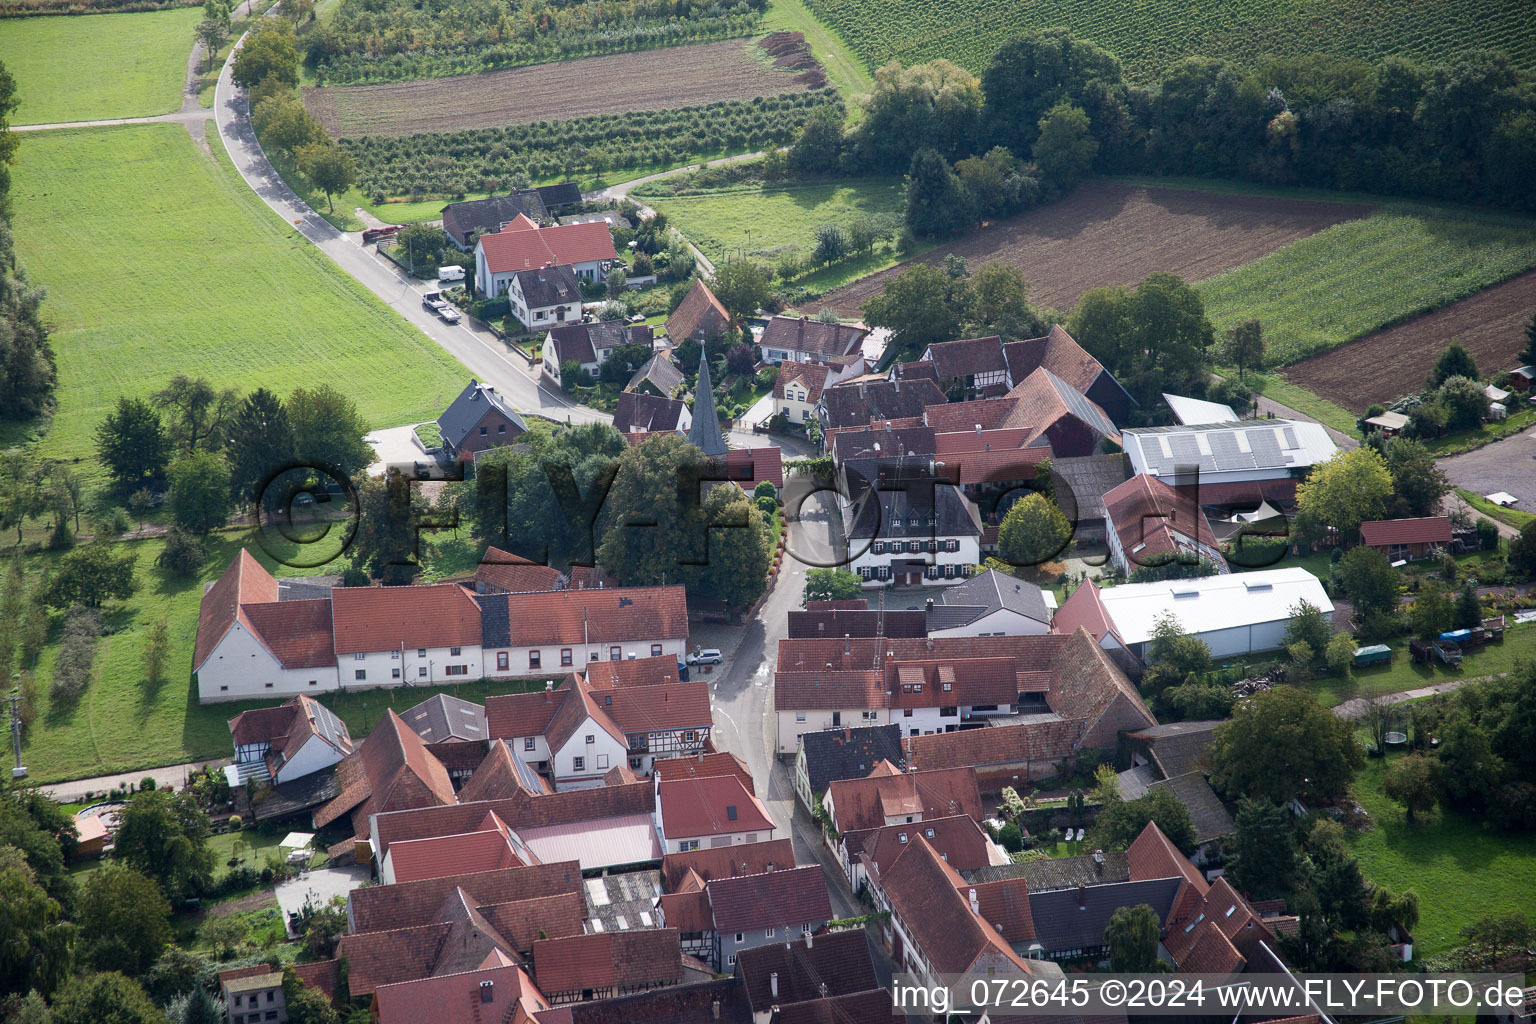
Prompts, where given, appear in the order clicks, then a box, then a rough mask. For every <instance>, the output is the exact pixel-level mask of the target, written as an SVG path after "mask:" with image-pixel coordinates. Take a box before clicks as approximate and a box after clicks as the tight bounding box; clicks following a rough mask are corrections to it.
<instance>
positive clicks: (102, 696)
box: [22, 529, 543, 783]
mask: <svg viewBox="0 0 1536 1024" xmlns="http://www.w3.org/2000/svg"><path fill="white" fill-rule="evenodd" d="M242 545H244V546H248V547H249V548H250V550H251V553H252V554H253V555H255V556H256V557H257V558H258V559H259V560H260V561H261V563H262V564H263V565H265V566H266V567H267V569H268V570H269V571H271V572H272V573H273V575H276V576H293V575H302V574H303V572H304V571H305V570H295V569H290V568H286V567H283V566H279V565H277V564H276V563H275V562H273V561H272V559H271V558H269V557H268V556H267V554H266V553H265V552H264V551H263V550H262V549H261V547H260V546H258V545H256V544H253V543H251V542H250V538H249V536H248V534H247V533H246V532H245V531H241V530H234V529H231V530H226V531H222V532H220V533H218V534H215V535H214V536H213V537H212V538H210V544H209V548H210V552H211V553H210V557H209V560H208V564H207V565H206V566H205V567H204V569H203V570H202V573H201V574H200V578H197V579H183V578H180V577H175V576H168V575H167V574H165V573H163V572H162V571H161V570H159V569H157V568H156V567H155V564H154V561H155V557H156V556H157V555H158V554H159V553H160V550H161V548H162V547H163V541H161V540H159V539H151V540H144V541H126V542H119V543H118V545H117V547H118V549H119V550H120V551H123V550H131V551H133V552H135V553H136V554H137V555H138V564H137V566H136V569H135V576H136V579H137V580H138V583H139V590H138V593H137V594H135V595H134V597H133V598H132V599H130V600H129V601H126V602H122V603H121V604H118V605H115V606H109V607H108V608H107V610H106V613H105V615H104V618H105V620H106V621H107V623H108V625H109V627H110V629H111V630H112V633H111V635H110V636H105V637H103V638H102V640H101V642H100V645H99V646H98V648H97V656H96V664H95V678H94V680H93V681H92V683H91V686H90V689H89V690H88V691H87V692H86V694H85V696H84V697H82V698H81V699H80V701H79V703H78V704H77V705H76V706H75V707H74V708H72V709H69V710H67V711H58V710H55V709H53V708H52V707H51V706H50V705H49V701H48V697H47V693H48V681H49V679H50V678H51V677H52V673H53V662H54V659H55V657H56V655H57V648H56V643H57V640H58V635H57V634H58V630H59V628H60V626H59V622H58V620H59V619H60V617H59V616H55V620H56V621H55V624H54V635H53V637H52V640H53V641H54V643H52V644H50V645H49V647H48V648H47V649H46V650H45V651H44V653H43V657H42V659H41V661H40V663H39V665H38V671H37V678H38V680H39V691H40V699H41V707H40V712H39V714H38V717H37V719H36V721H35V722H34V723H33V725H32V728H31V730H30V731H29V732H28V735H27V740H26V743H25V744H24V746H23V748H22V749H23V756H24V759H25V763H26V764H27V766H28V768H30V769H31V775H30V777H31V779H32V780H33V781H36V782H40V783H46V782H57V781H59V780H61V779H70V778H84V777H87V776H93V775H106V774H112V773H116V772H129V771H136V770H138V769H141V768H152V767H156V766H159V765H166V764H176V763H180V762H183V761H190V760H200V759H205V758H214V757H221V756H224V755H227V754H228V753H229V752H230V746H229V726H228V724H227V723H228V720H229V719H230V718H233V717H234V716H235V715H236V714H238V713H239V712H241V711H243V710H245V709H246V708H249V707H264V706H269V705H271V704H272V703H273V701H272V700H255V701H243V702H236V703H230V704H211V705H200V704H198V703H197V695H196V692H195V691H194V690H193V688H192V686H191V683H190V680H189V675H190V673H191V670H192V666H191V658H192V648H193V642H194V640H195V638H196V635H197V610H198V603H199V601H200V600H201V598H202V592H203V585H204V584H205V583H206V582H208V581H210V580H213V579H215V578H217V576H218V575H219V573H221V572H223V571H224V568H225V567H226V566H227V565H228V564H229V562H230V560H231V559H232V558H233V557H234V555H235V553H236V551H237V550H238V549H239V548H240V547H241V546H242ZM441 550H442V557H441V559H439V560H438V562H437V563H435V564H431V565H430V568H429V571H428V572H427V573H425V574H424V576H425V578H429V579H430V578H436V577H438V576H441V575H445V574H447V573H449V572H452V571H459V570H462V569H463V568H464V565H465V563H466V561H467V562H468V564H470V565H472V564H473V563H474V553H475V552H474V547H473V545H472V544H471V543H470V542H469V541H468V540H466V539H460V540H457V541H452V540H450V541H447V542H445V543H444V544H443V545H442V546H441ZM55 557H56V556H54V555H52V554H38V555H33V556H30V557H29V559H28V561H27V568H28V571H29V572H30V573H36V572H40V571H42V570H43V569H44V568H46V566H47V565H49V564H50V563H51V562H52V561H53V560H54V558H55ZM308 571H312V572H323V571H326V568H319V569H314V570H308ZM331 571H336V570H335V569H332V570H331ZM161 615H165V616H166V618H167V621H168V624H169V627H170V639H171V651H172V652H173V654H172V660H171V664H170V666H169V667H168V669H167V670H166V678H165V680H164V681H163V682H162V683H160V684H159V685H158V686H150V685H149V684H148V683H147V682H146V680H145V678H144V669H143V644H144V634H145V631H146V630H147V629H148V627H149V625H150V624H151V623H153V622H154V621H155V620H156V619H157V618H159V617H160V616H161ZM534 686H535V687H536V688H541V687H542V686H543V682H542V681H539V682H537V683H535V684H534ZM521 688H522V687H521V685H520V684H518V683H516V682H502V683H466V684H464V685H462V686H459V687H457V688H456V689H455V690H453V691H450V692H456V693H457V694H458V695H459V696H462V697H464V698H465V699H466V700H471V699H472V700H482V699H484V697H485V696H486V695H487V694H491V693H510V692H516V691H518V690H520V689H521ZM435 692H437V690H436V689H427V688H406V689H401V690H378V691H366V692H355V693H344V694H330V695H326V696H324V697H322V698H321V700H322V702H323V703H325V704H326V705H327V706H329V707H331V708H332V709H333V710H334V711H336V713H337V714H338V715H340V716H341V718H342V720H343V721H345V722H346V723H347V728H348V729H349V730H351V731H352V733H353V735H354V736H355V737H359V738H360V737H361V736H362V735H363V734H364V733H365V732H366V729H367V727H371V726H373V725H376V724H378V721H379V716H380V715H381V714H383V712H384V709H385V708H387V707H392V708H394V709H395V710H397V711H403V710H405V709H406V708H408V707H411V706H412V705H414V704H417V703H420V702H421V701H422V700H424V699H426V698H427V697H428V696H430V695H431V694H432V693H435Z"/></svg>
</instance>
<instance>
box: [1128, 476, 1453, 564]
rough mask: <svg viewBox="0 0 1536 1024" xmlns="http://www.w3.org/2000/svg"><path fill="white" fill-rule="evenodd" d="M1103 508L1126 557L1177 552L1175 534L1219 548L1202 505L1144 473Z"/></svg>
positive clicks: (1143, 557) (1178, 547)
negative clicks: (1201, 507)
mask: <svg viewBox="0 0 1536 1024" xmlns="http://www.w3.org/2000/svg"><path fill="white" fill-rule="evenodd" d="M1104 511H1105V515H1106V516H1107V517H1108V519H1109V525H1110V527H1111V528H1112V529H1114V531H1115V533H1116V534H1117V535H1118V536H1119V538H1120V547H1121V550H1123V551H1124V552H1125V553H1126V557H1127V558H1129V557H1131V556H1132V555H1133V554H1134V555H1135V556H1136V557H1137V558H1139V559H1143V560H1144V559H1147V558H1157V557H1160V556H1164V555H1174V554H1178V553H1179V552H1180V551H1182V550H1185V546H1180V545H1179V544H1178V542H1177V540H1176V539H1175V535H1177V536H1179V537H1183V538H1186V539H1187V540H1193V541H1195V542H1196V543H1198V544H1202V545H1204V546H1205V547H1208V548H1215V547H1216V535H1215V534H1214V533H1212V532H1211V524H1210V521H1209V520H1207V519H1206V518H1205V513H1204V512H1202V511H1201V510H1200V508H1199V506H1197V505H1196V504H1195V503H1194V502H1193V501H1191V500H1189V499H1187V498H1185V497H1183V496H1182V495H1180V493H1179V492H1178V491H1176V490H1174V489H1173V488H1172V487H1170V486H1168V485H1167V484H1165V483H1163V482H1162V481H1161V480H1158V479H1156V478H1154V477H1150V476H1147V475H1146V474H1145V473H1142V474H1139V475H1137V476H1133V477H1131V478H1130V479H1129V480H1127V481H1125V483H1123V484H1120V485H1119V486H1118V487H1115V488H1113V489H1112V490H1110V491H1108V492H1107V493H1106V494H1105V495H1104ZM1447 522H1449V521H1447ZM1362 529H1363V527H1362ZM1447 529H1449V527H1447ZM1186 546H1187V545H1186Z"/></svg>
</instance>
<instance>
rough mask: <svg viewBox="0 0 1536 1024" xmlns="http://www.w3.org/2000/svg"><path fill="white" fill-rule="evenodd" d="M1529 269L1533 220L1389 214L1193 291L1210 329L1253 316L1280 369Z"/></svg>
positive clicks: (1340, 227)
mask: <svg viewBox="0 0 1536 1024" xmlns="http://www.w3.org/2000/svg"><path fill="white" fill-rule="evenodd" d="M1533 266H1536V220H1531V219H1526V218H1514V217H1508V218H1505V217H1498V216H1495V215H1487V214H1479V213H1461V212H1458V213H1454V214H1453V213H1452V212H1451V211H1433V210H1430V211H1426V212H1420V211H1418V210H1417V209H1408V208H1405V209H1403V210H1398V209H1389V210H1384V211H1383V212H1381V213H1377V214H1374V215H1372V216H1370V217H1365V218H1362V219H1360V220H1352V221H1346V222H1345V223H1342V224H1336V225H1334V226H1333V227H1330V228H1328V229H1327V230H1324V231H1320V232H1318V233H1317V234H1315V235H1312V236H1310V237H1308V238H1303V239H1301V240H1299V241H1296V242H1292V243H1291V244H1290V245H1287V246H1285V247H1284V248H1283V249H1279V250H1277V251H1275V252H1273V253H1270V254H1269V255H1268V256H1265V257H1263V258H1262V259H1258V260H1255V261H1253V262H1252V263H1248V264H1244V265H1243V266H1241V267H1238V268H1236V269H1235V270H1230V271H1228V272H1227V273H1225V274H1222V275H1220V276H1219V277H1214V278H1211V279H1210V280H1208V281H1204V282H1202V283H1201V284H1200V285H1199V286H1198V287H1199V290H1200V293H1201V295H1202V296H1203V297H1204V298H1205V305H1206V312H1207V313H1208V314H1209V315H1210V318H1211V322H1212V323H1213V324H1215V325H1216V328H1217V331H1218V332H1220V331H1222V330H1224V329H1225V328H1227V327H1230V326H1231V325H1232V324H1235V323H1238V322H1240V321H1243V320H1247V319H1250V318H1257V319H1258V320H1259V321H1260V322H1261V323H1262V324H1263V325H1264V338H1265V342H1266V344H1267V345H1268V354H1267V358H1268V360H1269V361H1270V362H1271V363H1274V364H1278V365H1288V364H1290V363H1294V362H1297V361H1298V360H1301V359H1305V358H1307V357H1308V356H1313V355H1317V354H1318V353H1320V352H1326V351H1328V350H1329V349H1332V348H1336V347H1337V346H1339V345H1342V344H1344V343H1345V342H1347V341H1350V340H1353V339H1355V338H1358V337H1360V336H1362V335H1364V334H1367V333H1369V332H1370V331H1373V330H1376V329H1377V328H1380V327H1383V326H1385V325H1387V324H1391V323H1396V322H1397V321H1399V320H1404V319H1406V318H1408V317H1410V316H1413V315H1415V314H1418V313H1422V312H1425V311H1426V310H1431V309H1437V308H1439V307H1440V306H1444V305H1446V304H1447V303H1450V302H1454V301H1456V300H1457V299H1461V298H1465V297H1466V296H1468V295H1471V294H1472V293H1473V292H1477V291H1480V290H1482V289H1484V288H1487V287H1489V286H1491V285H1494V284H1497V283H1498V282H1500V281H1502V280H1504V279H1505V278H1508V277H1512V276H1514V275H1515V274H1518V273H1520V272H1522V271H1524V270H1528V269H1530V268H1531V267H1533ZM1449 340H1451V339H1446V341H1449Z"/></svg>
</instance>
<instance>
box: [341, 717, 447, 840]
mask: <svg viewBox="0 0 1536 1024" xmlns="http://www.w3.org/2000/svg"><path fill="white" fill-rule="evenodd" d="M342 763H343V764H349V763H350V766H349V768H348V770H347V771H346V772H345V773H343V772H342V771H341V769H339V768H338V770H337V776H338V778H339V779H340V778H346V779H347V780H348V782H349V784H347V785H344V786H343V788H342V792H341V795H340V796H337V797H336V798H334V799H333V800H331V801H329V802H328V803H325V804H322V805H320V807H318V808H316V810H315V812H314V822H315V827H316V828H324V827H325V826H326V825H328V824H330V823H331V822H333V821H335V820H336V819H338V818H340V817H341V816H342V815H343V814H345V813H347V812H348V811H353V827H354V829H357V827H358V826H359V825H361V826H362V831H357V832H355V834H357V835H363V834H366V830H367V822H368V817H369V816H370V815H373V814H382V813H384V812H385V811H403V810H410V809H413V808H417V807H431V806H433V805H435V804H451V803H455V802H456V801H457V797H455V796H454V792H453V783H452V782H450V781H449V779H448V772H447V770H446V769H444V768H443V764H442V762H441V761H439V760H438V759H437V758H436V757H434V756H433V755H432V752H431V751H429V750H428V749H427V745H426V743H424V742H423V741H422V739H421V737H420V736H418V735H416V734H415V733H414V732H412V731H411V730H410V729H409V728H408V727H407V726H406V724H405V723H404V722H402V721H401V720H400V716H399V715H397V714H395V712H394V709H393V708H391V709H388V710H386V711H385V712H384V717H383V718H382V719H381V720H380V721H379V724H378V725H377V726H375V727H374V729H373V731H372V732H370V733H369V734H368V735H367V736H366V737H365V738H364V739H363V742H362V745H361V746H359V747H358V748H357V749H356V750H355V751H353V752H352V753H351V754H348V755H347V756H346V758H345V759H344V760H343V762H342ZM359 768H360V769H361V772H360V774H361V778H362V782H361V784H358V783H357V781H356V780H357V778H358V775H359V771H358V769H359ZM359 805H361V806H359ZM354 808H355V810H354Z"/></svg>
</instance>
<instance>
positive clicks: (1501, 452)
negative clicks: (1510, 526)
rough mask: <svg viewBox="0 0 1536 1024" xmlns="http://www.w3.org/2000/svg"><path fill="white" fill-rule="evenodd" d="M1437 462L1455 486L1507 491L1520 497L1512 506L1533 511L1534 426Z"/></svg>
mask: <svg viewBox="0 0 1536 1024" xmlns="http://www.w3.org/2000/svg"><path fill="white" fill-rule="evenodd" d="M1439 462H1440V469H1441V470H1442V471H1443V472H1444V473H1445V475H1446V478H1447V479H1448V480H1450V481H1451V483H1453V484H1455V485H1456V486H1457V487H1464V488H1466V489H1467V490H1469V491H1471V492H1472V493H1473V494H1484V495H1486V494H1493V493H1495V492H1497V491H1507V492H1509V493H1510V494H1513V495H1514V496H1515V497H1517V498H1519V499H1520V502H1519V504H1517V505H1515V506H1514V507H1515V508H1517V509H1520V510H1522V511H1524V512H1536V427H1532V428H1530V429H1529V430H1526V431H1523V432H1522V433H1519V434H1512V435H1510V436H1509V437H1506V438H1503V439H1502V440H1499V441H1495V442H1493V443H1492V444H1487V445H1484V446H1483V447H1481V448H1479V449H1477V450H1476V451H1471V452H1467V453H1465V454H1463V455H1453V456H1451V457H1450V458H1448V459H1440V460H1439Z"/></svg>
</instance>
